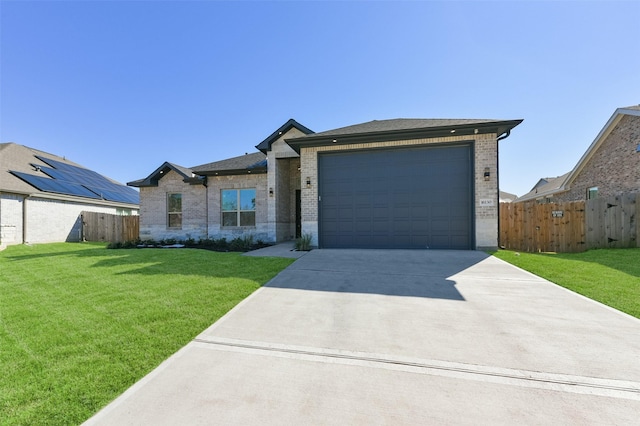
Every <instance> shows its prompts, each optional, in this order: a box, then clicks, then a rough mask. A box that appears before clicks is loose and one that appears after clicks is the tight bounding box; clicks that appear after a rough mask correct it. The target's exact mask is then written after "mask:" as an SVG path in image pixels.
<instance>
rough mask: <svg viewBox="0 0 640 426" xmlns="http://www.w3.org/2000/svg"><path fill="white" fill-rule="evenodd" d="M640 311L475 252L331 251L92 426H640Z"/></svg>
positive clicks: (282, 278) (254, 298)
mask: <svg viewBox="0 0 640 426" xmlns="http://www.w3.org/2000/svg"><path fill="white" fill-rule="evenodd" d="M639 418H640V320H637V319H635V318H632V317H630V316H627V315H625V314H622V313H620V312H618V311H615V310H613V309H610V308H608V307H605V306H603V305H601V304H598V303H596V302H593V301H591V300H589V299H586V298H583V297H581V296H578V295H576V294H574V293H571V292H569V291H567V290H564V289H562V288H560V287H558V286H556V285H554V284H552V283H549V282H548V281H545V280H543V279H541V278H538V277H536V276H534V275H531V274H529V273H527V272H524V271H522V270H520V269H517V268H515V267H513V266H511V265H509V264H507V263H505V262H502V261H500V260H498V259H496V258H493V257H489V256H487V255H486V254H484V253H481V252H473V251H403V250H394V251H386V250H315V251H312V252H310V253H309V254H307V255H305V256H303V257H302V258H300V259H298V260H297V261H296V262H295V263H294V264H293V265H291V266H290V267H289V268H287V269H286V270H284V271H283V272H282V273H280V274H279V275H278V276H277V277H276V278H274V279H273V280H272V281H271V282H270V283H269V284H268V285H267V286H265V287H263V288H261V289H260V290H258V291H257V292H255V293H254V294H253V295H251V296H250V297H249V298H247V299H246V300H244V301H243V302H242V303H241V304H240V305H238V306H237V307H236V308H235V309H233V310H232V311H231V312H229V313H228V314H227V315H226V316H225V317H223V318H221V319H220V320H219V321H218V322H216V323H215V324H213V325H212V326H211V327H210V328H209V329H207V330H205V331H204V332H203V333H202V334H201V335H199V336H198V337H197V338H196V339H195V340H194V341H193V342H192V343H190V344H188V345H187V346H186V347H184V348H183V349H181V350H180V351H179V352H177V353H176V354H175V355H173V356H172V357H171V358H169V359H168V360H167V361H165V362H164V363H163V364H162V365H161V366H160V367H158V368H157V369H156V370H155V371H153V372H152V373H151V374H149V375H148V376H147V377H145V378H144V379H142V380H141V381H140V382H138V383H137V384H135V385H134V386H133V387H132V388H131V389H129V390H128V391H127V392H126V393H125V394H123V395H122V396H121V397H120V398H118V399H116V400H115V401H114V402H113V403H111V404H110V405H109V406H107V407H106V408H105V409H103V410H102V411H101V412H99V413H98V414H97V415H96V416H95V417H93V418H92V419H90V420H89V421H88V422H87V424H100V425H107V424H108V425H115V424H117V425H130V424H137V425H141V424H155V425H158V424H191V425H193V424H478V423H484V424H515V423H525V424H620V425H622V424H637V422H638V419H639Z"/></svg>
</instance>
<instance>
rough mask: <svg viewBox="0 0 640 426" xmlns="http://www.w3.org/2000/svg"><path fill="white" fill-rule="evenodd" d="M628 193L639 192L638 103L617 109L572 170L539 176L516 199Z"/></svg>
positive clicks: (572, 198)
mask: <svg viewBox="0 0 640 426" xmlns="http://www.w3.org/2000/svg"><path fill="white" fill-rule="evenodd" d="M627 193H640V106H631V107H627V108H618V109H617V110H616V111H615V112H614V113H613V115H612V116H611V118H610V119H609V121H607V123H606V124H605V126H604V127H603V129H602V130H601V131H600V133H598V136H596V138H595V140H594V141H593V143H592V144H591V145H590V146H589V148H587V151H586V152H585V153H584V155H583V156H582V158H580V160H579V161H578V164H576V166H575V167H574V168H573V170H571V171H570V172H569V173H566V174H564V175H562V176H559V177H557V178H547V179H541V180H540V181H539V182H538V183H537V184H536V186H534V187H533V189H532V190H531V191H530V192H529V193H527V194H525V195H523V196H522V197H519V198H518V199H517V200H516V202H522V201H528V200H537V201H538V202H543V203H544V202H557V201H579V200H588V199H590V198H594V197H597V196H604V197H610V196H616V195H622V194H627Z"/></svg>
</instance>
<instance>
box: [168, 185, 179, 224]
mask: <svg viewBox="0 0 640 426" xmlns="http://www.w3.org/2000/svg"><path fill="white" fill-rule="evenodd" d="M173 195H179V196H180V211H170V210H169V209H170V205H171V203H170V199H171V197H172V196H173ZM172 215H176V216H177V215H179V217H180V225H179V226H171V216H172ZM167 229H182V193H181V192H167Z"/></svg>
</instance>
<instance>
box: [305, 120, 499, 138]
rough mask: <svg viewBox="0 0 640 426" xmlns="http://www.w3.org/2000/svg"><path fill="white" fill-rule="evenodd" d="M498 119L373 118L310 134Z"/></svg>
mask: <svg viewBox="0 0 640 426" xmlns="http://www.w3.org/2000/svg"><path fill="white" fill-rule="evenodd" d="M497 121H499V120H488V119H478V120H476V119H447V118H394V119H390V120H373V121H368V122H366V123H361V124H354V125H352V126H346V127H340V128H338V129H333V130H327V131H324V132H319V133H314V134H313V135H312V136H335V135H354V134H364V133H374V132H388V131H396V130H409V129H428V128H434V127H452V126H461V125H469V124H486V123H494V122H497Z"/></svg>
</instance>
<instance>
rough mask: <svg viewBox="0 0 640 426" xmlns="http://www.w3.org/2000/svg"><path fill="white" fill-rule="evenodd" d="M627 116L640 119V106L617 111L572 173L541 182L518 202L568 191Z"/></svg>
mask: <svg viewBox="0 0 640 426" xmlns="http://www.w3.org/2000/svg"><path fill="white" fill-rule="evenodd" d="M625 115H633V116H638V117H640V105H634V106H630V107H623V108H618V109H616V110H615V112H614V113H613V115H612V116H611V118H609V120H608V121H607V123H606V124H605V125H604V127H603V128H602V130H600V132H599V133H598V135H597V136H596V138H595V139H594V140H593V142H592V143H591V145H589V147H588V148H587V150H586V151H585V153H584V154H583V155H582V157H580V160H578V163H577V164H576V165H575V167H574V168H573V169H572V170H571V171H570V172H568V173H565V174H564V175H562V176H559V177H557V178H555V179H553V180H551V181H549V182H548V183H547V184H545V185H542V186H540V182H538V184H537V185H536V186H534V187H533V189H532V190H531V191H530V192H529V193H527V194H525V195H523V196H522V197H519V198H518V199H517V201H527V200H532V199H536V198H541V197H547V196H551V195H553V194H556V193H559V192H564V191H568V190H569V189H570V187H571V184H572V183H573V181H574V180H575V178H576V177H577V176H578V175H579V174H580V172H581V171H582V169H583V168H584V167H585V165H586V164H587V163H588V162H589V160H590V159H591V158H592V157H593V155H594V154H595V153H596V151H597V150H598V149H599V148H600V146H601V145H602V144H603V143H604V141H605V140H606V139H607V137H608V136H609V135H610V134H611V132H612V131H613V129H615V127H616V126H617V125H618V123H619V122H620V120H622V117H624V116H625Z"/></svg>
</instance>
